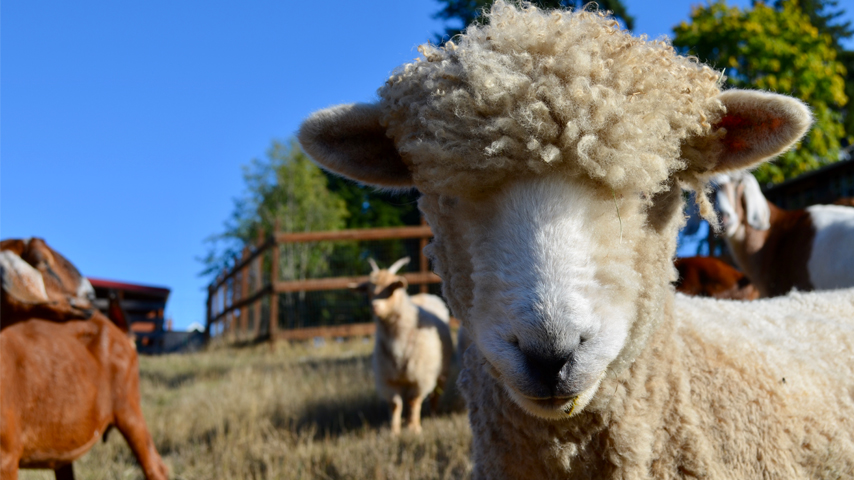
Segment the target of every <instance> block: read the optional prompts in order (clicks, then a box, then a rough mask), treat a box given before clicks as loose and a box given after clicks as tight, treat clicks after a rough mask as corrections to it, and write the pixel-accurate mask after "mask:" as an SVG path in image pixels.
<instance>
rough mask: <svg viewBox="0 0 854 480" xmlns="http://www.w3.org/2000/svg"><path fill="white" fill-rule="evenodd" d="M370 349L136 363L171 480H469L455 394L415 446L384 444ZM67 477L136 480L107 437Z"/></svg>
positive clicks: (407, 440) (42, 474)
mask: <svg viewBox="0 0 854 480" xmlns="http://www.w3.org/2000/svg"><path fill="white" fill-rule="evenodd" d="M371 349H372V343H371V342H368V341H364V340H361V339H356V340H350V341H346V342H327V343H325V344H323V345H320V346H314V345H313V344H311V343H306V344H293V345H288V344H285V343H280V344H279V345H278V346H277V347H276V350H275V351H271V350H270V348H269V346H267V345H258V346H252V347H244V348H230V347H219V348H216V347H215V348H212V349H210V350H209V351H206V352H201V353H194V354H186V355H167V356H161V357H143V358H141V359H140V377H141V388H142V408H143V410H144V412H145V418H146V420H147V422H148V426H149V428H150V429H151V433H152V436H153V437H154V441H155V443H156V445H157V449H158V451H160V453H161V455H162V456H163V459H164V461H165V462H166V464H167V465H168V466H169V469H170V472H171V478H174V479H187V480H190V479H204V480H209V479H296V478H319V479H447V478H468V477H469V476H470V471H471V464H470V461H469V458H468V457H469V450H470V444H471V432H470V430H469V427H468V422H467V418H466V414H465V412H464V411H463V410H462V409H461V408H460V403H461V402H460V400H459V397H458V395H457V394H456V390H455V389H454V388H452V387H451V388H449V389H448V391H447V392H446V393H445V395H444V397H443V398H442V402H441V405H440V408H439V412H437V414H435V415H433V416H432V417H426V418H424V421H423V427H424V433H423V434H422V435H421V436H415V435H410V434H407V432H404V434H403V435H402V436H401V437H399V438H394V437H392V436H391V434H390V431H389V426H388V424H389V419H388V417H389V414H388V411H387V407H386V406H385V404H384V403H383V402H381V401H380V400H379V399H378V398H377V396H376V393H375V390H374V379H373V373H372V371H371ZM428 410H429V408H428V407H427V406H426V405H425V412H426V411H428ZM74 468H75V474H76V477H77V478H78V479H80V480H86V479H93V480H94V479H98V480H107V479H109V480H113V479H137V478H143V477H142V474H141V471H140V469H139V467H138V466H137V465H136V460H135V459H134V458H133V455H132V454H131V452H130V449H129V448H128V447H127V444H126V443H125V442H124V439H123V438H122V437H121V434H119V432H118V431H116V430H113V431H112V432H111V433H110V435H109V439H108V441H107V442H106V443H99V444H97V445H96V446H95V447H94V448H93V449H92V450H91V451H90V452H89V453H88V454H86V455H85V456H84V457H83V458H82V459H80V460H78V461H77V462H75V464H74ZM21 478H22V479H23V480H32V479H53V472H50V471H43V470H42V471H39V470H23V471H22V472H21Z"/></svg>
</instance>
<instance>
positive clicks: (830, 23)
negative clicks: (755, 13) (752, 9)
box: [774, 0, 854, 145]
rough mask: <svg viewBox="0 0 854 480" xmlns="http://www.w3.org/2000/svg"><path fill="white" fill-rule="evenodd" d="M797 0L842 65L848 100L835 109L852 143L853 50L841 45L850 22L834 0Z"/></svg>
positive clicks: (779, 3)
mask: <svg viewBox="0 0 854 480" xmlns="http://www.w3.org/2000/svg"><path fill="white" fill-rule="evenodd" d="M797 3H798V5H799V6H800V7H801V10H803V11H804V13H806V14H807V15H808V16H809V17H810V22H811V23H812V24H813V26H815V27H816V28H817V29H818V31H819V32H821V33H826V34H828V35H830V38H831V40H832V41H833V48H834V49H836V59H837V61H839V62H840V63H842V65H843V66H844V67H845V70H846V74H845V95H846V96H847V97H848V99H849V102H848V103H847V104H846V105H845V106H844V107H842V108H839V109H837V110H838V111H839V113H840V114H841V115H842V124H843V127H844V128H845V136H846V142H847V143H848V144H849V145H851V144H854V108H852V103H854V102H851V101H850V100H851V99H852V98H854V51H851V50H845V48H843V46H842V41H843V40H845V39H848V38H851V37H854V30H852V26H851V22H850V21H844V22H843V21H841V20H840V19H841V17H842V16H843V14H844V10H841V9H839V2H838V1H837V0H797ZM782 4H783V1H782V0H777V1H776V2H775V3H774V6H775V7H777V8H782Z"/></svg>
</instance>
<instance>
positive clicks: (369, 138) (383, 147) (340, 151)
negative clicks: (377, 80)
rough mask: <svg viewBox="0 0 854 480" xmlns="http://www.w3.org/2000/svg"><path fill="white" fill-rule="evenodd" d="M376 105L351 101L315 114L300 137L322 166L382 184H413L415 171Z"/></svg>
mask: <svg viewBox="0 0 854 480" xmlns="http://www.w3.org/2000/svg"><path fill="white" fill-rule="evenodd" d="M380 115H381V112H380V109H379V107H378V106H377V105H369V104H350V105H338V106H336V107H331V108H327V109H325V110H320V111H319V112H315V113H313V114H312V115H311V116H310V117H308V119H306V120H305V121H304V122H303V124H302V126H301V127H300V130H299V133H298V134H297V137H298V138H299V141H300V143H301V144H302V147H303V149H304V150H305V151H306V152H307V153H308V154H309V155H311V157H312V158H313V159H314V160H315V161H316V162H317V163H318V164H319V165H320V166H322V167H323V168H325V169H327V170H329V171H331V172H334V173H337V174H339V175H341V176H344V177H347V178H350V179H353V180H356V181H358V182H362V183H367V184H369V185H376V186H379V187H392V188H409V187H412V173H411V172H410V171H409V167H408V166H407V165H406V163H404V161H403V158H401V156H400V153H398V151H397V148H395V146H394V142H393V141H392V140H391V139H390V138H388V137H387V136H386V129H385V127H383V126H382V125H381V124H380Z"/></svg>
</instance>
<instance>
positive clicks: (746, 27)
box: [673, 0, 848, 183]
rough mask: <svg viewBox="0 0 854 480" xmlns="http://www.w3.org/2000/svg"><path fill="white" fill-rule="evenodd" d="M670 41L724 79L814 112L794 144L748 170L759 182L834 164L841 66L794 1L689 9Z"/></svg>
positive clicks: (842, 94)
mask: <svg viewBox="0 0 854 480" xmlns="http://www.w3.org/2000/svg"><path fill="white" fill-rule="evenodd" d="M674 32H675V38H674V40H673V44H674V46H676V47H677V48H680V49H681V50H683V51H684V52H686V53H690V54H692V55H696V56H697V57H699V58H700V60H702V61H705V62H707V63H709V64H711V65H714V66H715V67H717V68H720V69H723V68H726V75H727V82H728V83H729V84H730V85H732V86H734V87H739V88H748V87H749V88H759V89H763V90H771V91H775V92H780V93H784V94H788V95H792V96H795V97H797V98H800V99H801V100H803V101H804V102H806V103H807V104H808V105H809V106H810V107H811V108H812V110H813V114H814V115H815V126H814V127H813V129H812V130H811V131H810V132H809V134H808V135H807V137H806V138H805V140H804V141H803V142H801V145H799V146H798V148H796V149H795V150H792V151H790V152H787V153H786V154H784V155H782V156H781V157H780V158H779V159H778V160H776V161H775V162H773V163H770V164H765V165H763V166H762V167H760V168H759V169H758V170H757V171H756V177H757V179H758V180H759V181H760V182H761V183H768V182H775V183H776V182H781V181H783V180H785V179H788V178H792V177H795V176H797V175H800V174H802V173H804V172H806V171H809V170H812V169H815V168H818V167H819V166H821V165H824V164H826V163H831V162H833V161H836V159H837V158H838V155H839V149H840V140H841V139H842V138H843V137H844V135H845V133H844V129H843V127H842V124H841V113H840V110H841V108H842V107H843V106H844V105H845V104H846V103H847V101H848V97H847V96H846V94H845V80H844V78H845V77H844V76H845V74H846V71H845V67H844V66H843V65H842V64H841V63H840V62H839V61H837V59H836V54H837V51H836V49H835V48H834V46H833V39H832V37H831V36H830V35H829V34H827V33H821V32H820V31H819V29H818V28H817V27H815V26H814V25H813V24H812V23H811V21H810V18H809V16H808V15H807V14H805V13H804V12H803V11H802V10H801V8H800V6H799V5H798V3H797V1H795V0H782V1H781V2H780V6H779V8H772V7H769V6H767V5H765V4H764V3H761V2H756V3H755V4H754V5H753V7H752V8H749V9H744V10H742V9H739V8H738V7H728V6H727V5H726V3H724V2H723V1H717V2H715V3H712V4H709V5H706V6H698V7H695V8H694V10H693V11H692V13H691V21H690V23H689V22H683V23H682V24H681V25H679V26H677V27H676V28H675V29H674Z"/></svg>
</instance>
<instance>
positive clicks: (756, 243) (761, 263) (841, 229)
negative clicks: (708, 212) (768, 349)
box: [713, 171, 854, 297]
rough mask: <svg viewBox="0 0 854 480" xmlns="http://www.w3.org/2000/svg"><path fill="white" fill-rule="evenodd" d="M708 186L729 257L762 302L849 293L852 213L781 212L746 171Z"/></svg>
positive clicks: (853, 270)
mask: <svg viewBox="0 0 854 480" xmlns="http://www.w3.org/2000/svg"><path fill="white" fill-rule="evenodd" d="M713 183H714V184H715V185H716V192H715V193H716V199H717V202H716V206H717V208H718V209H719V210H720V212H721V226H722V227H723V234H724V239H725V241H726V244H727V246H728V247H729V251H730V252H731V253H732V255H733V258H734V259H735V261H736V263H738V266H739V268H741V270H742V271H743V272H744V273H746V274H747V276H748V277H749V278H750V280H751V282H753V284H754V285H756V287H757V288H758V289H759V293H760V294H761V295H762V296H763V297H775V296H778V295H785V294H786V293H788V292H789V290H791V289H793V288H797V289H798V290H800V291H810V290H832V289H836V288H848V287H854V208H851V207H844V206H841V205H813V206H811V207H808V208H805V209H802V210H783V209H782V208H778V207H777V206H776V205H774V204H773V203H771V202H769V201H768V199H766V198H765V195H763V194H762V190H761V189H760V188H759V182H757V181H756V178H755V177H754V176H753V175H752V174H751V173H750V172H746V171H742V172H734V173H731V174H720V175H715V177H714V178H713ZM781 259H785V261H781Z"/></svg>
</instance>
